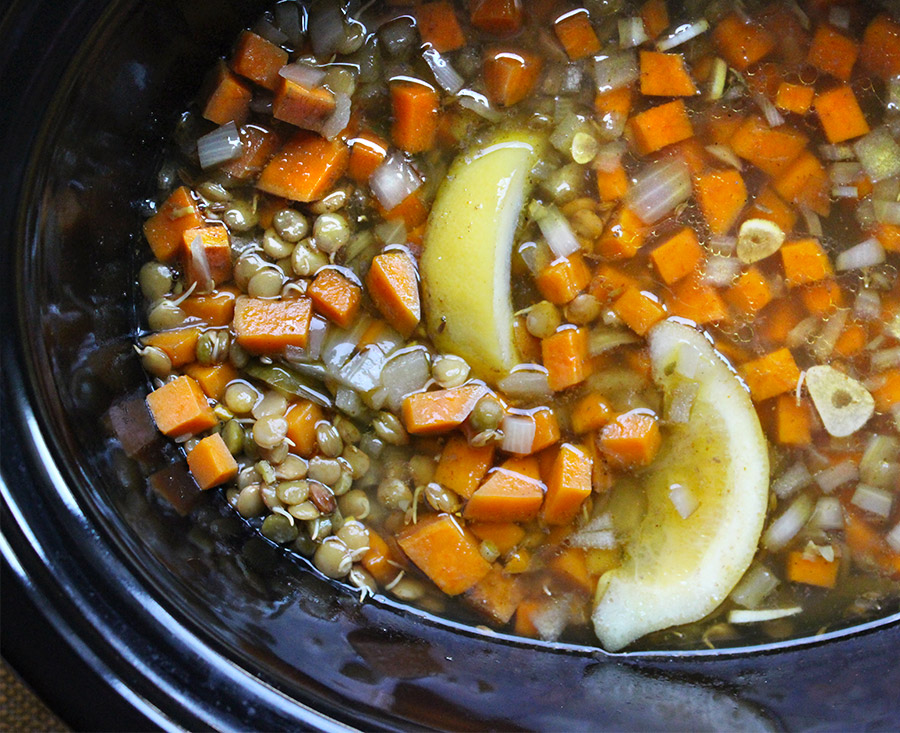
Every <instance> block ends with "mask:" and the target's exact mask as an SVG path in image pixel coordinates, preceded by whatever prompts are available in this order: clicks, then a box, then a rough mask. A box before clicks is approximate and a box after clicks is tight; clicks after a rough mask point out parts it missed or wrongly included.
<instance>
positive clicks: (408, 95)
mask: <svg viewBox="0 0 900 733" xmlns="http://www.w3.org/2000/svg"><path fill="white" fill-rule="evenodd" d="M391 107H392V109H393V124H392V125H391V139H392V140H393V141H394V145H396V146H397V147H398V148H401V149H402V150H405V151H407V152H408V153H422V152H425V151H426V150H431V148H432V147H433V146H434V141H435V138H436V136H437V128H438V112H439V109H440V97H438V93H437V92H436V91H435V90H434V89H433V88H432V87H430V86H429V85H428V84H425V83H419V82H413V81H395V82H392V83H391Z"/></svg>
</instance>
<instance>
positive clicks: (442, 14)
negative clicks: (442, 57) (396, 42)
mask: <svg viewBox="0 0 900 733" xmlns="http://www.w3.org/2000/svg"><path fill="white" fill-rule="evenodd" d="M415 14H416V25H417V26H418V28H419V35H420V36H421V37H422V43H428V44H431V47H432V48H434V49H435V50H436V51H438V52H440V53H447V52H448V51H456V50H457V49H458V48H462V47H463V46H464V45H465V43H466V37H465V36H464V35H463V32H462V29H461V28H460V27H459V20H457V18H456V11H455V10H454V9H453V5H452V4H451V3H449V2H447V1H446V0H439V2H432V3H423V4H422V5H420V6H419V7H417V8H416V11H415Z"/></svg>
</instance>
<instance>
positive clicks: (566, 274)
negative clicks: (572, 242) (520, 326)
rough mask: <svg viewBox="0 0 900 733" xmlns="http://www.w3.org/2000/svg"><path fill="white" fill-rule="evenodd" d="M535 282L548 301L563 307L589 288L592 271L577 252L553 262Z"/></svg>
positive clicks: (539, 274)
mask: <svg viewBox="0 0 900 733" xmlns="http://www.w3.org/2000/svg"><path fill="white" fill-rule="evenodd" d="M534 281H535V284H536V285H537V287H538V290H539V291H540V293H541V295H543V296H544V297H545V298H546V299H547V300H549V301H550V302H551V303H556V304H557V305H563V304H565V303H568V302H569V301H570V300H572V299H573V298H574V297H575V296H576V295H578V293H580V292H581V291H582V290H584V289H585V288H586V287H587V284H588V283H589V282H590V281H591V271H590V269H589V268H588V266H587V264H586V263H585V261H584V257H583V256H582V255H581V253H580V252H576V253H575V254H572V255H570V256H569V257H561V258H560V259H558V260H555V261H554V262H551V263H550V264H549V265H547V267H545V268H544V269H543V270H541V271H540V272H539V273H538V275H537V277H535V279H534Z"/></svg>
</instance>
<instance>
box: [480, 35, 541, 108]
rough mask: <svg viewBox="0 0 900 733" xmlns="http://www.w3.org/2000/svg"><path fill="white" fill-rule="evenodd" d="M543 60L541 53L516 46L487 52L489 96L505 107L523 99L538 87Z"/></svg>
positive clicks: (485, 78) (485, 64)
mask: <svg viewBox="0 0 900 733" xmlns="http://www.w3.org/2000/svg"><path fill="white" fill-rule="evenodd" d="M542 67H543V62H542V60H541V57H540V56H538V55H537V54H534V53H531V52H530V51H525V50H523V49H517V48H516V49H514V48H508V47H503V48H492V49H488V51H486V52H485V57H484V86H485V89H486V91H487V95H488V98H489V99H490V100H491V101H492V102H493V103H494V104H497V105H499V106H501V107H509V106H511V105H513V104H516V103H517V102H521V101H522V100H523V99H525V97H527V96H528V95H529V94H531V92H532V91H533V90H534V87H535V85H536V84H537V82H538V78H539V77H540V74H541V68H542Z"/></svg>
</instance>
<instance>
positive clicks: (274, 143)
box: [219, 125, 281, 181]
mask: <svg viewBox="0 0 900 733" xmlns="http://www.w3.org/2000/svg"><path fill="white" fill-rule="evenodd" d="M240 136H241V145H242V147H241V154H240V157H238V158H235V159H234V160H230V161H228V162H227V163H223V164H222V165H221V166H219V170H220V171H222V173H225V174H226V175H229V176H231V177H232V178H236V179H238V180H241V181H242V180H244V179H247V178H250V177H251V176H255V175H256V174H257V173H259V172H260V171H261V170H262V169H263V168H264V167H265V165H266V163H268V162H269V158H271V157H272V156H273V155H275V151H276V150H278V146H279V144H280V142H281V141H280V139H279V137H278V135H277V134H276V133H275V132H273V131H272V130H269V129H268V128H266V127H262V126H260V125H244V126H243V127H242V128H241V129H240Z"/></svg>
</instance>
